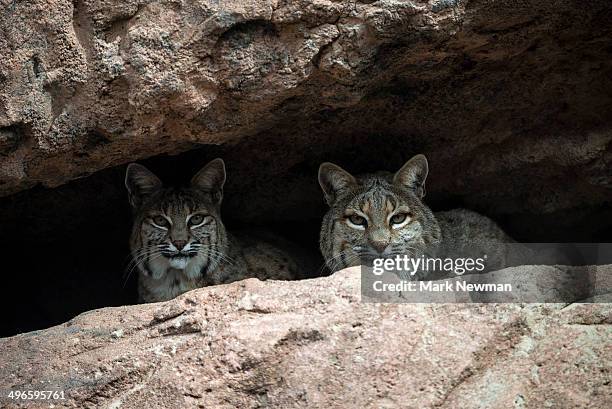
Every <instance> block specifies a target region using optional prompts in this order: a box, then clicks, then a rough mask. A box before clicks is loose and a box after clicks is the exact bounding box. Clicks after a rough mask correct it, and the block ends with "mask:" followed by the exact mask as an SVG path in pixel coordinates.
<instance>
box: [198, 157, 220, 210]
mask: <svg viewBox="0 0 612 409" xmlns="http://www.w3.org/2000/svg"><path fill="white" fill-rule="evenodd" d="M225 178H226V173H225V162H223V159H221V158H217V159H213V160H211V161H210V162H208V164H207V165H206V166H204V167H203V168H202V169H200V171H199V172H198V173H196V174H195V176H194V177H193V178H192V179H191V187H193V188H196V189H200V190H202V191H205V192H207V193H211V194H212V196H213V200H214V201H215V202H216V203H221V200H222V199H223V185H225Z"/></svg>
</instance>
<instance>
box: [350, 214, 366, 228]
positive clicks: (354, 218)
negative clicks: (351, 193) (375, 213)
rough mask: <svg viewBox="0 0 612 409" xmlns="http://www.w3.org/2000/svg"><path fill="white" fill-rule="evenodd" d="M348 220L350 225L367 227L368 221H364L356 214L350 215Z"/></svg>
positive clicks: (363, 218)
mask: <svg viewBox="0 0 612 409" xmlns="http://www.w3.org/2000/svg"><path fill="white" fill-rule="evenodd" d="M348 219H349V221H350V222H351V223H353V224H354V225H356V226H367V225H368V221H367V220H366V219H365V217H362V216H359V215H357V214H352V215H350V216H349V218H348Z"/></svg>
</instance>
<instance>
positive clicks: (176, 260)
mask: <svg viewBox="0 0 612 409" xmlns="http://www.w3.org/2000/svg"><path fill="white" fill-rule="evenodd" d="M225 178H226V173H225V165H224V163H223V160H221V159H215V160H213V161H211V162H210V163H209V164H208V165H206V166H205V167H204V168H202V170H200V171H199V172H198V173H197V174H196V175H195V176H194V177H193V179H192V180H191V183H190V185H189V186H188V187H184V188H175V187H165V186H163V185H162V183H161V181H160V180H159V179H158V178H157V177H156V176H155V175H154V174H153V173H151V172H150V171H149V170H148V169H146V168H145V167H144V166H142V165H138V164H131V165H129V166H128V169H127V173H126V180H125V184H126V187H127V189H128V193H129V199H130V203H131V204H132V206H133V209H134V224H133V228H132V235H131V239H130V249H131V254H132V258H133V266H132V268H134V269H137V270H138V272H139V281H138V282H139V284H138V293H139V299H140V301H141V302H156V301H165V300H169V299H171V298H174V297H176V296H177V295H179V294H182V293H184V292H186V291H189V290H192V289H195V288H199V287H203V286H207V285H214V284H221V283H229V282H232V281H236V280H240V279H244V278H248V277H258V278H260V279H262V280H265V279H283V280H285V279H295V278H298V277H299V276H300V268H299V267H298V265H297V263H296V262H294V260H293V258H292V255H291V254H288V253H287V252H285V251H284V250H283V249H281V248H279V247H275V246H274V245H272V244H270V243H269V242H266V241H265V239H260V238H258V237H257V238H253V237H249V236H247V235H239V236H237V237H235V236H233V235H231V234H230V233H228V232H227V231H226V229H225V226H224V224H223V221H222V219H221V201H222V197H223V185H224V183H225Z"/></svg>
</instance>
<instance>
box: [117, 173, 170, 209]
mask: <svg viewBox="0 0 612 409" xmlns="http://www.w3.org/2000/svg"><path fill="white" fill-rule="evenodd" d="M125 187H126V188H127V191H128V196H129V199H130V204H131V205H132V206H133V207H134V208H136V207H138V206H140V205H141V204H142V202H143V200H144V199H145V198H146V197H147V196H149V195H151V194H152V193H154V192H155V191H156V190H158V189H161V187H162V182H161V180H159V178H158V177H157V176H155V175H154V174H153V172H151V171H150V170H149V169H147V168H145V167H144V166H142V165H139V164H137V163H130V164H129V165H128V167H127V170H126V172H125Z"/></svg>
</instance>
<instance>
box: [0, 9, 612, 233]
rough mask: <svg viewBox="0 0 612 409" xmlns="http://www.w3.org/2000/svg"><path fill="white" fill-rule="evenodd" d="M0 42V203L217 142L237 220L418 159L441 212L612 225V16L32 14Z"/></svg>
mask: <svg viewBox="0 0 612 409" xmlns="http://www.w3.org/2000/svg"><path fill="white" fill-rule="evenodd" d="M0 27H1V28H2V29H1V30H0V33H1V34H0V55H2V58H0V84H1V85H0V158H1V161H0V195H7V194H10V193H14V192H17V191H20V190H23V189H27V188H29V187H32V186H34V185H35V184H38V183H42V184H43V185H45V186H57V185H59V184H63V183H65V182H67V181H69V180H72V179H75V178H79V177H83V176H85V175H89V174H91V173H94V172H97V171H100V170H102V169H105V168H108V167H112V166H116V165H121V164H125V163H127V162H129V161H134V160H138V159H143V158H147V157H151V156H154V155H158V154H162V153H179V152H184V151H187V150H190V149H193V148H195V147H197V146H202V145H206V146H209V147H210V146H212V145H220V146H221V148H220V149H219V150H213V149H208V150H207V152H209V151H214V152H216V153H219V154H222V155H223V156H225V157H226V159H228V163H229V165H230V170H231V172H232V177H230V188H231V189H228V191H240V192H243V194H242V195H241V196H240V197H236V198H234V199H233V200H232V202H231V203H232V204H231V206H232V208H231V209H232V211H233V213H234V214H235V215H238V216H240V217H242V218H243V219H245V220H250V221H252V220H255V219H259V220H262V218H263V216H262V212H265V214H267V215H273V217H275V218H276V219H278V220H287V219H291V218H295V214H296V212H300V211H303V209H315V210H314V211H313V212H312V213H311V214H310V215H311V216H312V215H314V216H315V217H316V216H318V214H319V213H320V209H321V200H320V196H319V194H318V192H317V186H316V182H315V178H314V171H316V165H317V164H318V163H320V162H321V161H323V160H329V159H334V160H338V161H340V162H341V163H343V164H345V165H346V166H347V167H351V168H352V170H355V171H363V170H374V169H377V168H387V169H393V168H398V167H399V166H400V165H401V164H402V162H403V161H405V160H406V159H407V158H408V157H409V156H410V155H412V154H413V153H416V152H417V151H423V152H425V153H427V154H428V155H429V156H430V158H431V160H432V164H433V165H432V175H431V182H432V183H431V185H430V186H431V189H430V190H429V191H430V192H431V193H432V198H433V199H434V200H438V201H440V202H444V201H448V200H454V201H455V202H460V203H463V204H464V205H468V206H471V207H477V208H479V209H480V210H483V211H486V212H487V213H489V214H493V215H496V216H500V217H503V216H506V215H510V216H511V217H512V220H515V221H516V226H515V227H517V226H523V228H524V229H527V228H528V226H530V225H532V222H533V220H534V218H533V217H531V216H532V215H533V214H536V215H538V216H540V215H545V216H546V217H548V219H547V220H548V222H549V226H555V225H557V224H558V223H560V224H561V225H562V226H563V227H567V226H576V225H580V226H581V228H582V229H583V230H584V231H585V232H586V233H585V234H590V233H593V232H594V231H595V232H599V231H602V229H603V230H604V231H609V230H606V229H609V228H610V223H609V222H607V223H603V225H602V223H601V222H600V220H601V219H603V218H606V220H611V219H612V218H610V215H611V213H612V210H611V209H610V206H609V197H610V192H611V188H612V170H611V169H612V166H610V164H611V163H612V144H611V141H612V128H611V124H612V115H611V111H610V107H611V106H612V58H611V56H612V50H611V48H610V42H611V41H612V4H611V3H610V2H609V1H608V0H595V1H590V2H589V5H588V7H586V6H584V2H581V1H578V0H563V1H557V0H545V1H542V0H525V1H520V2H508V1H505V0H490V1H484V0H470V1H467V0H465V1H458V0H457V1H456V0H418V1H395V0H380V1H357V2H355V1H344V0H340V1H336V0H333V1H332V0H298V1H291V2H285V1H276V0H275V1H265V0H253V1H223V2H218V1H189V0H185V1H176V0H162V1H155V2H152V1H145V0H121V1H119V0H79V1H74V2H73V1H69V0H39V1H28V2H9V3H7V4H6V5H5V6H3V7H2V10H1V11H0ZM255 181H257V182H258V183H255ZM279 192H282V195H283V198H284V200H283V201H279V200H277V198H278V195H279ZM102 194H104V193H102ZM237 209H240V211H239V210H237ZM268 218H269V217H268ZM549 226H548V227H549ZM517 230H520V227H517ZM532 230H537V229H532ZM527 233H528V232H525V234H527Z"/></svg>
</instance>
